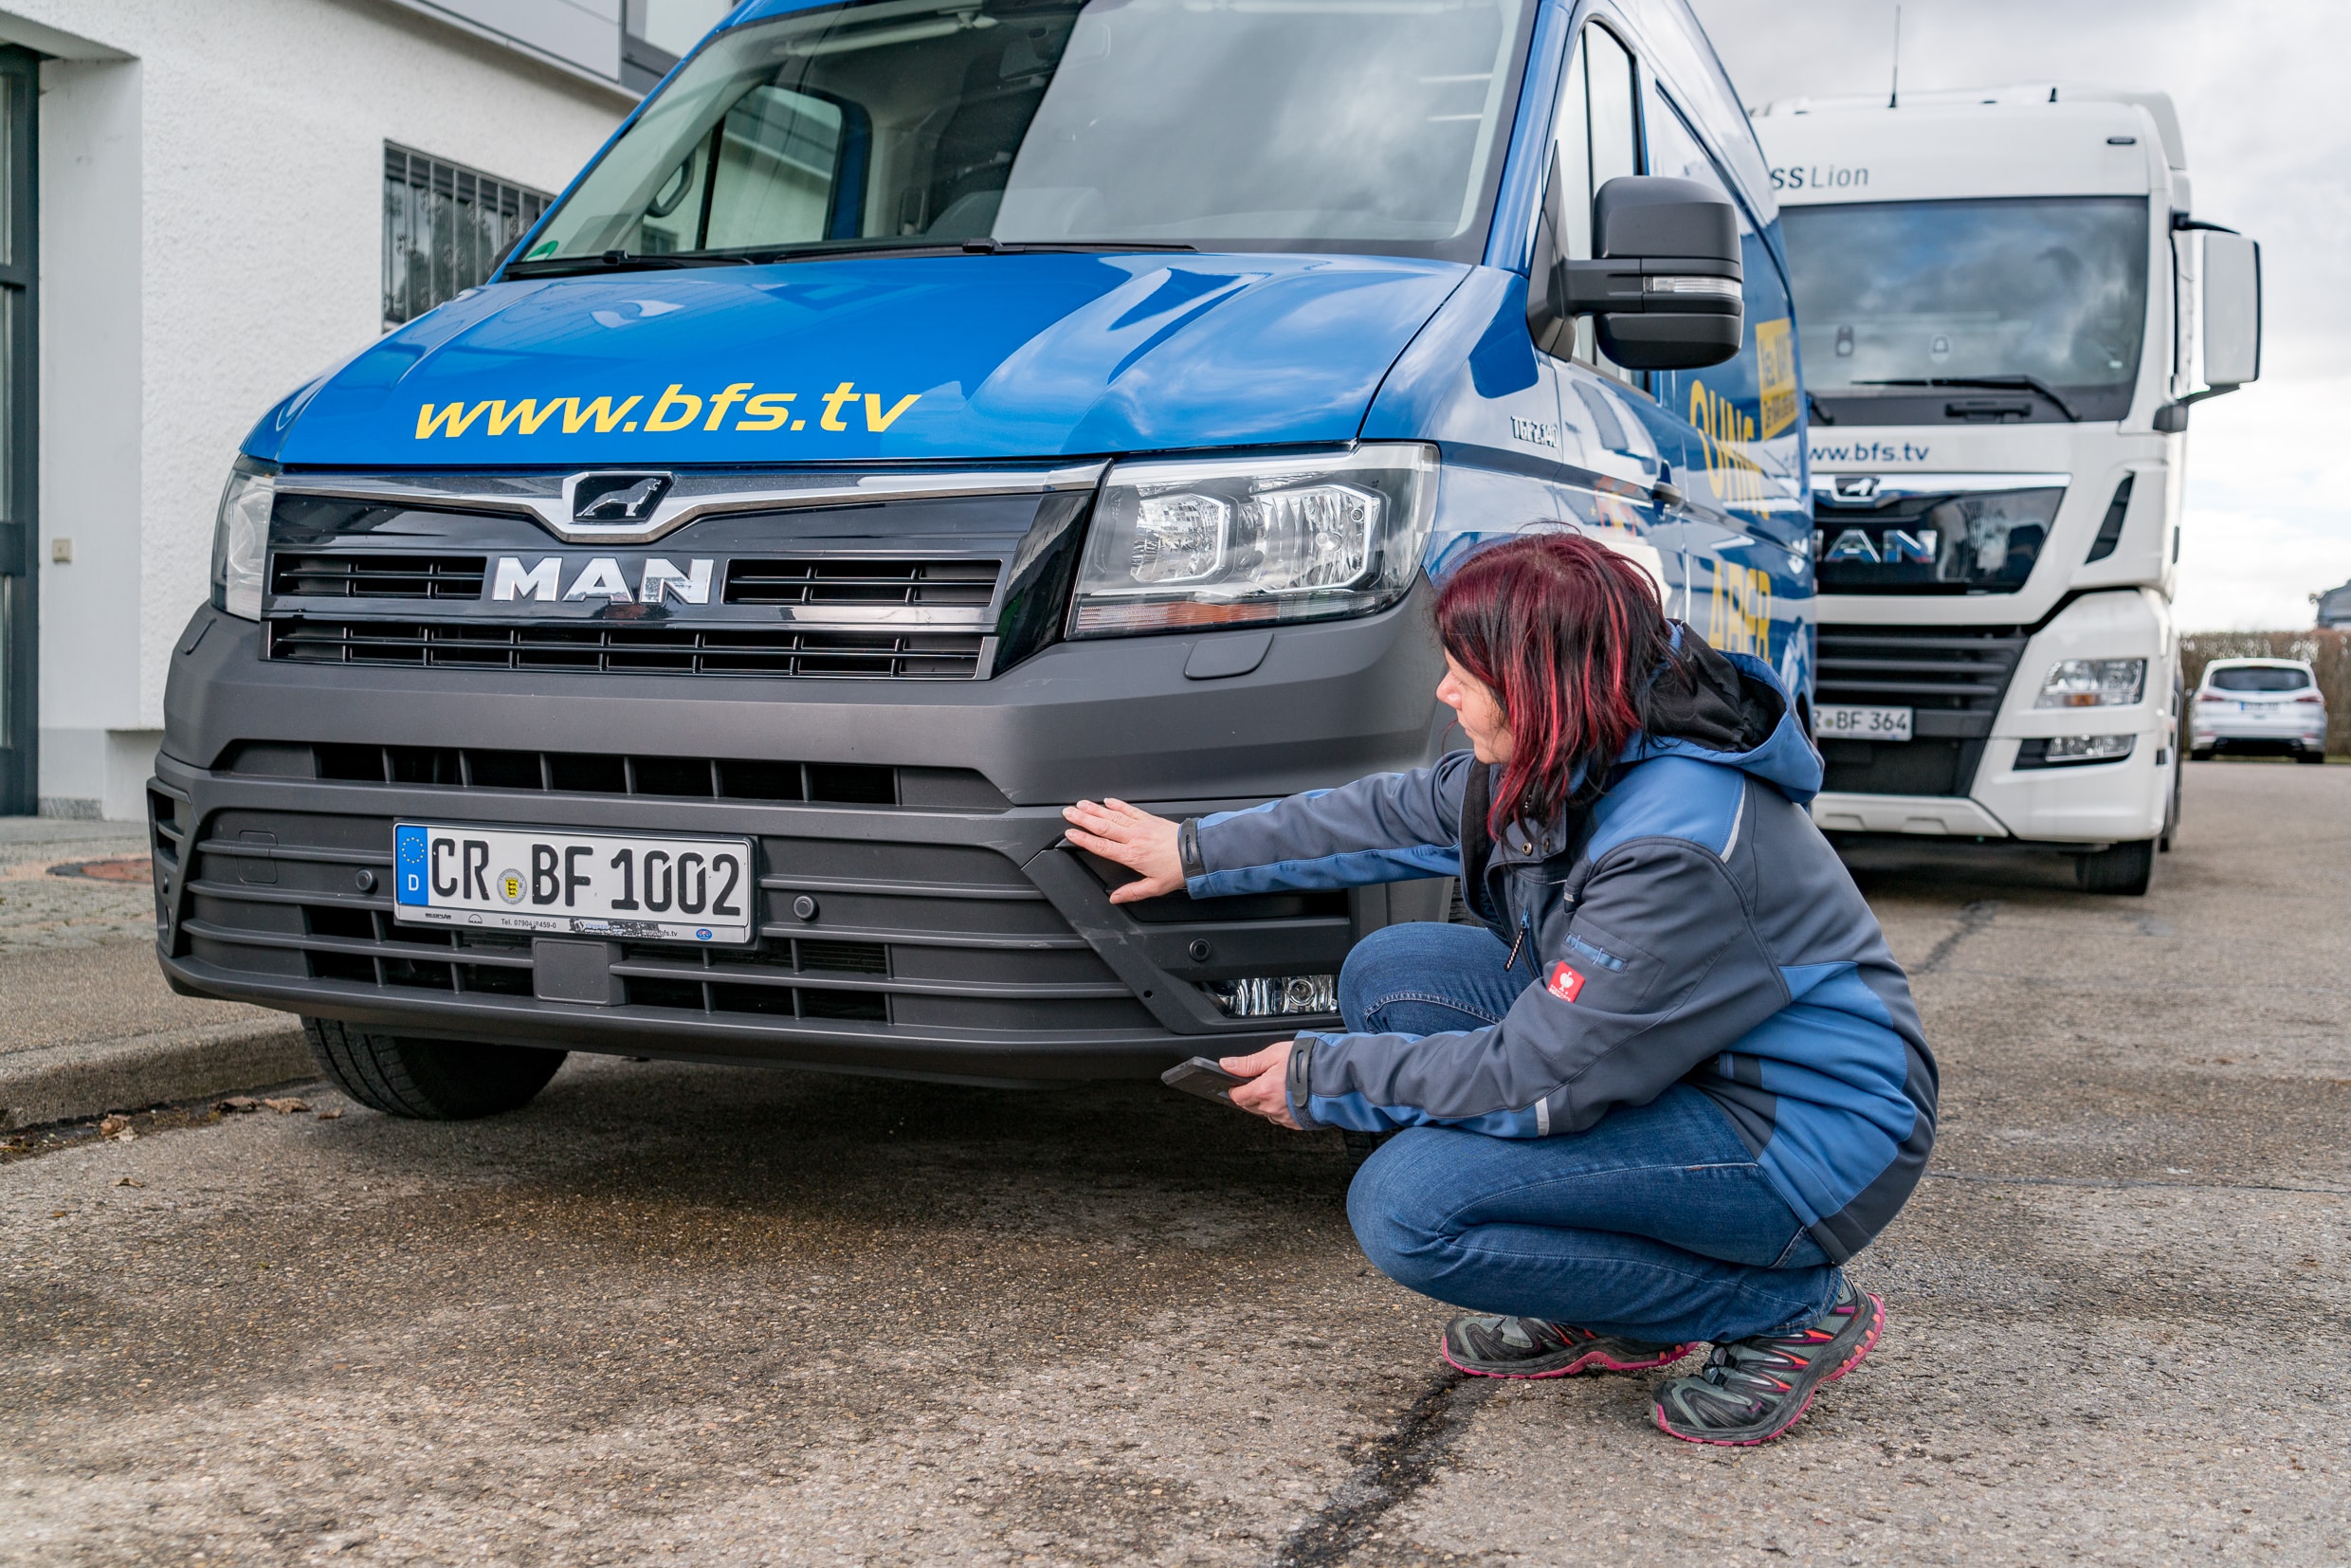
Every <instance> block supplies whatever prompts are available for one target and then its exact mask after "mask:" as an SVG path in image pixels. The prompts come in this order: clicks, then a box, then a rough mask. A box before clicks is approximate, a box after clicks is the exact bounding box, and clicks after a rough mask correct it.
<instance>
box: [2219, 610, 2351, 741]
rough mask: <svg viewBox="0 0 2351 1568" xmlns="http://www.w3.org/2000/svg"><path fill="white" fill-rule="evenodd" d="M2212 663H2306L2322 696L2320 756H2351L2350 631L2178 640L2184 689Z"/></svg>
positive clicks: (2244, 633) (2252, 633) (2229, 633)
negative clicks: (2323, 748)
mask: <svg viewBox="0 0 2351 1568" xmlns="http://www.w3.org/2000/svg"><path fill="white" fill-rule="evenodd" d="M2214 659H2307V660H2309V661H2310V667H2311V668H2312V669H2313V670H2315V671H2317V672H2318V678H2319V690H2321V691H2323V692H2324V693H2325V694H2326V750H2327V752H2328V754H2329V755H2331V756H2336V757H2341V756H2344V755H2346V754H2351V631H2198V632H2196V633H2194V634H2193V635H2190V636H2185V637H2182V638H2180V639H2179V664H2180V668H2181V670H2182V671H2183V672H2184V673H2185V675H2186V678H2187V682H2188V689H2189V690H2190V691H2194V690H2196V683H2197V682H2199V681H2201V680H2203V679H2204V666H2205V665H2207V664H2209V663H2211V662H2212V661H2213V660H2214Z"/></svg>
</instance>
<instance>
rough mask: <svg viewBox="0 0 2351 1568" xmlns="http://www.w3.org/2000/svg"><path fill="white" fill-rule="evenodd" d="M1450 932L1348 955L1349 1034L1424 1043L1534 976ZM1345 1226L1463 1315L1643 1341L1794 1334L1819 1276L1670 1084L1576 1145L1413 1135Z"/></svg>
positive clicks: (1727, 1128) (1466, 934)
mask: <svg viewBox="0 0 2351 1568" xmlns="http://www.w3.org/2000/svg"><path fill="white" fill-rule="evenodd" d="M1506 953H1507V949H1505V948H1504V946H1503V944H1502V943H1501V942H1499V941H1497V940H1496V939H1494V936H1493V934H1492V933H1491V932H1489V931H1486V930H1485V929H1484V928H1483V927H1479V926H1466V925H1432V924H1417V925H1398V926H1390V927H1388V928H1387V929H1386V930H1383V931H1376V932H1374V933H1373V934H1372V935H1371V936H1370V937H1369V938H1367V939H1364V940H1363V941H1362V942H1361V943H1359V944H1358V946H1357V947H1356V949H1355V951H1354V953H1352V954H1351V955H1349V956H1348V958H1347V966H1346V969H1345V970H1344V972H1342V973H1341V974H1340V979H1339V1003H1340V1010H1341V1011H1342V1012H1344V1014H1345V1016H1346V1020H1347V1027H1348V1028H1349V1029H1350V1030H1365V1031H1375V1032H1380V1033H1396V1034H1435V1033H1439V1032H1442V1031H1445V1030H1463V1029H1477V1028H1480V1027H1482V1026H1484V1025H1486V1024H1491V1023H1495V1022H1497V1021H1499V1020H1500V1019H1501V1018H1502V1016H1503V1014H1504V1012H1508V1011H1509V1008H1510V1005H1511V1003H1512V1002H1514V1001H1516V1000H1517V999H1518V994H1519V993H1520V992H1522V991H1523V990H1525V989H1526V987H1527V986H1528V984H1530V983H1531V982H1532V980H1533V978H1534V975H1535V967H1536V966H1535V963H1534V962H1533V960H1532V959H1531V957H1529V956H1528V955H1526V954H1521V955H1520V957H1519V961H1518V963H1517V964H1516V965H1515V966H1514V967H1512V968H1510V969H1507V970H1505V969H1504V967H1503V959H1504V956H1505V955H1506ZM1347 1218H1348V1219H1349V1221H1350V1222H1351V1223H1352V1224H1353V1225H1354V1226H1355V1233H1356V1238H1357V1240H1358V1241H1359V1242H1361V1243H1362V1246H1363V1250H1364V1252H1365V1254H1366V1255H1367V1256H1369V1257H1370V1259H1371V1260H1372V1262H1373V1263H1374V1264H1376V1265H1377V1266H1378V1267H1379V1270H1380V1272H1382V1273H1384V1274H1386V1275H1387V1276H1388V1277H1389V1278H1390V1279H1392V1280H1394V1281H1395V1282H1396V1283H1397V1284H1399V1285H1409V1286H1410V1287H1412V1289H1414V1290H1418V1291H1420V1292H1422V1293H1423V1294H1426V1295H1430V1296H1434V1297H1436V1298H1438V1299H1439V1300H1441V1301H1448V1302H1453V1303H1457V1304H1460V1305H1463V1306H1467V1307H1468V1308H1470V1309H1471V1310H1472V1311H1478V1312H1498V1313H1505V1314H1509V1315H1512V1316H1518V1317H1527V1318H1540V1319H1544V1320H1546V1321H1549V1322H1563V1323H1573V1324H1575V1325H1576V1326H1577V1327H1579V1328H1586V1329H1590V1330H1592V1331H1593V1332H1595V1333H1598V1334H1615V1335H1622V1336H1623V1337H1625V1338H1627V1339H1631V1340H1644V1341H1647V1342H1649V1343H1653V1344H1679V1343H1684V1342H1686V1341H1690V1340H1718V1341H1719V1340H1737V1339H1743V1338H1745V1337H1746V1336H1748V1335H1751V1334H1767V1333H1772V1332H1774V1331H1777V1330H1780V1329H1785V1328H1792V1327H1795V1325H1797V1324H1799V1323H1805V1322H1811V1321H1812V1320H1813V1319H1814V1318H1816V1317H1818V1316H1819V1315H1820V1314H1821V1313H1823V1312H1825V1311H1827V1310H1828V1309H1829V1305H1830V1304H1831V1303H1832V1302H1833V1301H1834V1300H1835V1299H1836V1293H1837V1289H1838V1286H1839V1283H1840V1282H1839V1277H1838V1271H1837V1268H1836V1267H1835V1265H1833V1264H1832V1263H1830V1262H1829V1260H1828V1257H1827V1255H1826V1254H1825V1253H1823V1252H1822V1251H1821V1249H1820V1248H1819V1246H1818V1244H1817V1243H1815V1242H1814V1241H1813V1238H1812V1234H1811V1232H1810V1231H1807V1230H1806V1229H1805V1228H1804V1226H1803V1224H1802V1222H1801V1221H1799V1220H1798V1219H1797V1218H1796V1215H1795V1211H1794V1210H1792V1209H1790V1208H1789V1207H1788V1205H1787V1204H1786V1202H1785V1201H1784V1200H1782V1199H1781V1197H1780V1196H1779V1194H1778V1193H1777V1192H1776V1191H1774V1190H1773V1187H1772V1185H1771V1182H1770V1180H1769V1178H1768V1177H1766V1176H1764V1174H1763V1171H1762V1169H1761V1167H1759V1166H1758V1165H1757V1164H1756V1162H1755V1157H1754V1156H1753V1155H1750V1154H1749V1153H1748V1152H1747V1146H1746V1144H1745V1143H1744V1142H1742V1141H1741V1140H1740V1137H1739V1134H1738V1132H1737V1131H1736V1130H1735V1129H1734V1128H1733V1127H1732V1125H1731V1121H1730V1119H1729V1118H1728V1117H1727V1116H1725V1115H1723V1114H1722V1111H1721V1110H1719V1109H1717V1108H1716V1106H1715V1103H1714V1102H1712V1101H1711V1100H1709V1099H1707V1098H1706V1097H1705V1096H1704V1094H1701V1093H1700V1092H1699V1091H1698V1090H1696V1089H1694V1088H1692V1087H1690V1086H1689V1085H1686V1084H1676V1085H1674V1086H1673V1087H1671V1088H1669V1089H1668V1090H1667V1091H1666V1092H1665V1093H1664V1094H1662V1095H1659V1096H1658V1097H1657V1098H1656V1099H1655V1100H1652V1101H1650V1102H1649V1103H1648V1104H1646V1105H1625V1106H1619V1107H1618V1108H1617V1109H1615V1110H1613V1111H1611V1112H1610V1113H1609V1114H1608V1115H1607V1116H1605V1117H1603V1118H1601V1119H1600V1121H1598V1122H1597V1123H1596V1124H1595V1125H1594V1126H1592V1127H1590V1128H1588V1129H1586V1130H1585V1131H1583V1132H1580V1133H1560V1134H1556V1135H1554V1136H1553V1137H1550V1138H1536V1139H1515V1138H1489V1137H1487V1136H1485V1134H1483V1133H1471V1132H1462V1131H1460V1130H1458V1129H1456V1128H1451V1127H1412V1128H1409V1129H1407V1130H1406V1131H1404V1132H1401V1133H1399V1134H1397V1135H1396V1136H1395V1137H1394V1138H1393V1139H1391V1140H1389V1141H1388V1142H1387V1143H1386V1144H1384V1145H1382V1146H1381V1147H1380V1149H1379V1150H1378V1151H1377V1152H1376V1153H1375V1154H1374V1155H1373V1156H1372V1158H1370V1159H1369V1160H1368V1161H1366V1162H1365V1164H1364V1166H1363V1169H1362V1170H1361V1171H1359V1172H1358V1173H1357V1175H1356V1178H1355V1185H1354V1187H1353V1188H1352V1189H1351V1190H1350V1191H1349V1192H1348V1194H1347Z"/></svg>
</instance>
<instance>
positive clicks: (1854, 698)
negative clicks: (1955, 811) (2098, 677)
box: [1813, 626, 2027, 795]
mask: <svg viewBox="0 0 2351 1568" xmlns="http://www.w3.org/2000/svg"><path fill="white" fill-rule="evenodd" d="M2026 636H2027V634H2026V632H2025V629H2023V628H2022V627H1886V626H1868V627H1856V626H1824V627H1822V628H1820V629H1819V645H1818V653H1819V658H1818V661H1817V672H1816V675H1815V678H1814V684H1813V699H1814V701H1816V702H1820V703H1822V704H1824V705H1832V704H1856V705H1862V706H1868V707H1902V708H1908V709H1910V710H1911V713H1912V719H1911V733H1912V735H1913V736H1914V737H1916V738H1914V739H1911V740H1907V741H1899V740H1895V741H1871V740H1826V741H1823V742H1822V743H1821V757H1822V758H1823V760H1824V761H1825V762H1826V764H1827V774H1828V777H1827V779H1826V781H1825V784H1824V788H1826V789H1830V790H1834V791H1843V792H1848V793H1857V794H1924V795H1964V794H1965V793H1967V792H1968V790H1969V788H1970V787H1971V786H1972V785H1973V784H1974V782H1975V778H1976V767H1977V763H1978V762H1980V761H1981V760H1982V758H1983V749H1984V739H1985V738H1986V737H1988V736H1989V735H1991V733H1992V721H1993V718H1994V716H1995V715H1996V714H1997V713H1998V712H1999V707H2000V700H2001V699H2002V698H2003V697H2005V696H2006V695H2007V693H2008V683H2009V681H2010V679H2011V678H2012V677H2013V676H2014V674H2015V670H2016V661H2017V659H2018V658H2019V657H2021V656H2022V655H2023V653H2024V647H2025V642H2026Z"/></svg>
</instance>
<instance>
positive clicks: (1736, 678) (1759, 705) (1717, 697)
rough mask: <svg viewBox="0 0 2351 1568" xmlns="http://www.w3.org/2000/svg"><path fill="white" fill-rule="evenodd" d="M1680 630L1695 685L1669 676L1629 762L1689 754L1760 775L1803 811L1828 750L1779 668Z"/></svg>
mask: <svg viewBox="0 0 2351 1568" xmlns="http://www.w3.org/2000/svg"><path fill="white" fill-rule="evenodd" d="M1674 633H1675V636H1674V647H1675V649H1676V651H1677V652H1679V653H1680V654H1681V665H1682V667H1683V668H1684V669H1685V670H1686V671H1687V672H1688V673H1689V676H1690V680H1689V683H1688V684H1687V685H1686V686H1685V685H1683V684H1681V683H1678V682H1675V681H1673V680H1670V679H1667V678H1662V676H1663V672H1661V679H1660V680H1659V681H1658V682H1657V683H1656V684H1654V685H1652V686H1651V687H1650V688H1649V693H1648V697H1647V701H1646V702H1644V704H1643V706H1644V709H1645V712H1644V715H1643V720H1644V721H1643V724H1642V729H1641V733H1640V734H1639V735H1637V736H1635V737H1634V738H1633V740H1632V743H1631V745H1630V746H1628V747H1626V749H1625V758H1624V759H1625V761H1626V762H1627V763H1633V762H1645V761H1647V760H1649V758H1650V757H1691V758H1694V759H1695V760H1697V761H1701V762H1712V763H1714V764H1716V765H1717V766H1720V767H1726V768H1737V769H1739V770H1740V772H1742V773H1749V774H1753V775H1755V776H1756V777H1758V778H1759V779H1761V780H1763V781H1764V782H1765V783H1767V784H1769V785H1771V786H1772V787H1773V788H1775V789H1777V791H1778V792H1779V793H1781V794H1783V795H1786V796H1787V797H1788V798H1789V799H1790V800H1792V801H1794V802H1795V804H1797V805H1799V806H1801V805H1804V804H1805V803H1806V802H1808V801H1810V800H1811V799H1812V798H1813V796H1814V795H1816V794H1818V793H1820V781H1821V768H1820V753H1819V752H1818V751H1816V750H1814V749H1813V742H1812V739H1811V738H1810V737H1808V736H1806V735H1805V733H1804V732H1803V730H1802V729H1801V728H1800V727H1799V726H1798V725H1797V723H1796V719H1795V705H1794V704H1793V703H1791V702H1789V701H1788V694H1787V692H1786V691H1785V690H1783V689H1782V688H1781V686H1780V684H1779V678H1778V677H1777V675H1775V674H1774V673H1773V672H1772V667H1771V665H1767V664H1765V663H1764V662H1763V661H1762V660H1760V659H1758V658H1755V657H1753V656H1751V655H1748V654H1744V653H1722V652H1719V651H1717V650H1716V649H1714V648H1712V647H1708V646H1707V645H1706V642H1705V640H1704V638H1702V637H1700V636H1699V635H1698V634H1697V633H1696V632H1695V631H1692V630H1690V629H1688V628H1686V627H1685V626H1683V625H1681V624H1680V623H1679V622H1677V623H1675V625H1674Z"/></svg>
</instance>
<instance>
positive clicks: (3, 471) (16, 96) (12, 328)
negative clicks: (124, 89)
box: [0, 48, 41, 815]
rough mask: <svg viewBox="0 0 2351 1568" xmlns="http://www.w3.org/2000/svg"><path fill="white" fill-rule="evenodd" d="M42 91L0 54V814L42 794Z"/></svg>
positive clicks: (22, 56) (28, 60)
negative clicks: (37, 155)
mask: <svg viewBox="0 0 2351 1568" xmlns="http://www.w3.org/2000/svg"><path fill="white" fill-rule="evenodd" d="M40 86H41V81H40V63H39V58H38V57H37V56H35V55H33V54H31V53H28V52H27V51H26V50H24V49H17V48H0V181H5V189H0V815H8V814H22V813H26V812H29V811H32V810H34V808H35V806H36V804H37V801H36V798H35V793H36V791H37V790H38V789H39V773H38V759H37V757H36V755H35V754H36V750H37V745H38V740H39V737H40V733H41V725H40V719H39V716H38V714H37V712H36V710H35V702H36V698H37V694H38V691H39V687H38V684H37V681H38V675H39V671H38V669H37V667H36V665H37V659H36V655H37V653H38V650H39V647H40V615H39V589H40V584H41V568H40V561H39V547H40V538H39V535H40V532H41V519H40V495H41V490H40V479H39V475H38V473H37V472H36V469H35V465H34V456H35V452H36V446H37V441H38V432H39V429H40V425H39V413H40V403H39V401H38V397H39V381H38V378H37V374H36V373H37V371H38V367H39V364H40V358H39V354H38V351H37V348H36V345H35V343H34V340H33V333H34V328H35V325H36V323H37V322H38V320H39V319H40V317H39V309H40V307H39V301H37V300H36V298H35V295H34V289H35V281H36V278H37V276H38V272H39V262H40V254H41V249H40V244H39V241H38V239H37V237H36V234H35V230H34V227H33V225H34V221H35V208H34V202H33V170H34V167H35V163H34V148H33V133H34V126H35V124H36V120H37V114H36V111H37V107H38V104H39V100H40Z"/></svg>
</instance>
